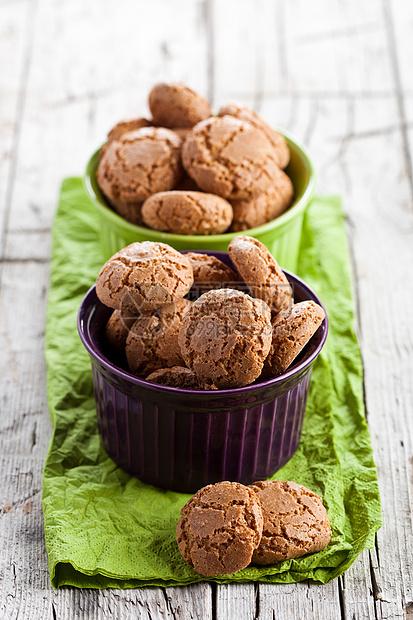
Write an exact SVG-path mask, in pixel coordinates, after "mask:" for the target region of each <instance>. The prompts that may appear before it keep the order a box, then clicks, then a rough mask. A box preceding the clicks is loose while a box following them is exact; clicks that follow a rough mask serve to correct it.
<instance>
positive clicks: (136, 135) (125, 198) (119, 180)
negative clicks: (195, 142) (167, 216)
mask: <svg viewBox="0 0 413 620" xmlns="http://www.w3.org/2000/svg"><path fill="white" fill-rule="evenodd" d="M181 144H182V140H181V139H180V138H179V136H178V135H177V134H176V133H174V132H173V131H171V130H169V129H164V128H162V127H143V128H142V129H137V130H135V131H129V132H127V133H125V134H123V135H122V136H121V137H120V138H119V140H112V142H110V143H109V144H108V145H107V147H106V148H105V151H104V153H103V155H102V158H101V160H100V162H99V166H98V169H97V173H96V178H97V182H98V184H99V187H100V189H101V190H102V192H103V193H104V195H105V196H106V197H107V198H108V199H109V201H113V202H114V201H121V202H124V203H138V202H143V201H144V200H146V198H148V197H149V196H150V195H152V194H154V193H155V192H162V191H167V190H170V189H172V188H173V187H175V185H176V184H177V183H178V181H179V179H180V178H181V176H182V166H181Z"/></svg>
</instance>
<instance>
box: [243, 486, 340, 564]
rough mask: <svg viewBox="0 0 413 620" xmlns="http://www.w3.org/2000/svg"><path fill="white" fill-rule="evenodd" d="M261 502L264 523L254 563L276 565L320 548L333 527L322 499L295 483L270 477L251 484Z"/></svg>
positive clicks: (329, 535) (327, 541)
mask: <svg viewBox="0 0 413 620" xmlns="http://www.w3.org/2000/svg"><path fill="white" fill-rule="evenodd" d="M250 489H251V490H253V491H254V492H255V493H256V495H257V497H258V499H259V501H260V504H261V510H262V515H263V518H264V526H263V531H262V537H261V541H260V544H259V546H258V547H257V548H256V549H255V550H254V553H253V556H252V561H253V563H255V564H274V563H275V562H282V561H283V560H290V559H292V558H298V557H300V556H302V555H305V554H306V553H314V552H315V551H321V549H324V547H325V546H326V545H328V543H329V541H330V538H331V528H330V523H329V521H328V516H327V511H326V509H325V507H324V506H323V502H322V500H321V498H320V497H319V496H318V495H316V494H315V493H313V492H312V491H310V490H309V489H307V488H306V487H304V486H302V485H300V484H296V483H295V482H283V481H281V480H267V481H260V482H255V483H254V484H252V485H250Z"/></svg>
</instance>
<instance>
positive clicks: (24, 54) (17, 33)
mask: <svg viewBox="0 0 413 620" xmlns="http://www.w3.org/2000/svg"><path fill="white" fill-rule="evenodd" d="M33 6H34V3H33V2H31V1H30V0H27V1H21V2H18V3H13V4H0V93H1V96H0V136H1V140H0V254H1V253H2V252H3V246H4V242H5V234H6V227H7V224H8V218H9V213H10V203H11V200H12V195H13V187H14V175H15V167H16V157H17V146H18V142H19V127H20V126H19V116H20V114H21V111H22V108H23V106H24V99H25V85H26V79H27V68H28V62H29V57H28V56H29V53H30V49H31V37H30V36H29V29H28V28H29V24H30V18H31V16H32V14H33V8H32V7H33Z"/></svg>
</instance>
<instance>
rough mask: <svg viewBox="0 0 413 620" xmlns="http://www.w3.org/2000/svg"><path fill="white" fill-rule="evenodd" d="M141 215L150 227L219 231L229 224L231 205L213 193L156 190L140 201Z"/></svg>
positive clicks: (190, 231)
mask: <svg viewBox="0 0 413 620" xmlns="http://www.w3.org/2000/svg"><path fill="white" fill-rule="evenodd" d="M142 219H143V221H144V223H145V224H146V226H149V228H154V229H155V230H162V231H164V232H170V233H175V234H177V235H218V234H220V233H223V232H225V231H226V230H227V229H228V227H229V225H230V224H231V221H232V207H231V205H230V204H229V202H228V201H227V200H224V198H220V196H216V195H215V194H205V193H204V192H189V191H186V192H185V191H171V192H159V193H157V194H153V196H150V197H149V198H148V199H147V200H145V202H144V203H143V205H142Z"/></svg>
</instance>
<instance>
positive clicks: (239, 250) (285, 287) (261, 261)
mask: <svg viewBox="0 0 413 620" xmlns="http://www.w3.org/2000/svg"><path fill="white" fill-rule="evenodd" d="M228 252H229V255H230V257H231V260H232V262H233V263H234V265H235V267H236V269H237V271H238V273H239V274H240V276H241V277H242V279H243V280H244V282H245V283H246V284H247V286H248V288H249V289H250V291H251V294H252V295H253V296H254V297H257V298H258V299H262V300H264V301H265V302H266V303H267V304H268V305H269V307H270V309H271V312H272V314H277V313H278V312H280V311H283V312H289V310H290V308H291V305H292V303H293V297H292V290H291V286H290V284H289V282H288V279H287V277H286V276H285V275H284V272H283V271H282V269H281V267H280V266H279V265H278V263H277V261H276V260H275V258H274V257H273V256H272V254H271V253H270V252H269V251H268V250H267V248H266V247H265V245H264V244H263V243H261V241H258V239H254V238H253V237H247V236H245V235H239V236H237V237H234V238H233V239H232V241H231V243H230V244H229V246H228Z"/></svg>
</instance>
